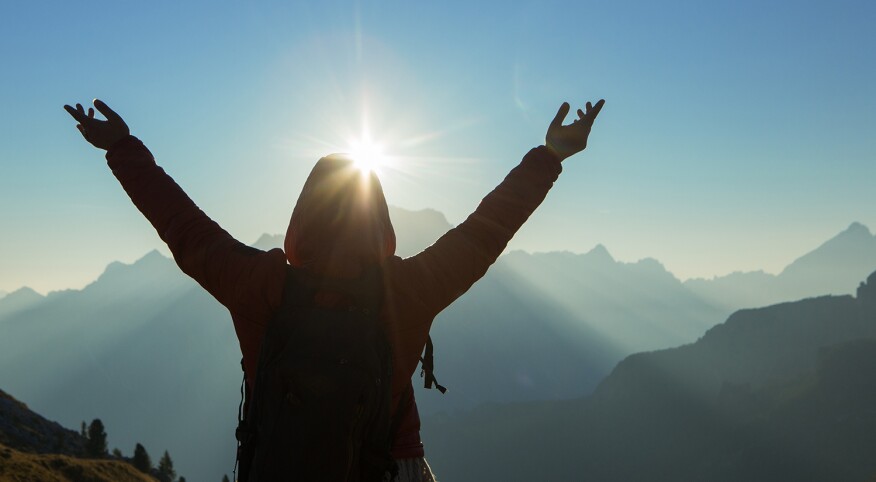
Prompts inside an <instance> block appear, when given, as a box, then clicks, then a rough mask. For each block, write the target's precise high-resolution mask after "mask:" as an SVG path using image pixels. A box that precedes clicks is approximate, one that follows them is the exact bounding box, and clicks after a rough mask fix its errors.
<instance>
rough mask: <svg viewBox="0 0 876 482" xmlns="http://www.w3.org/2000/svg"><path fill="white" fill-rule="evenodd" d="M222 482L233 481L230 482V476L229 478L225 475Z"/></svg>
mask: <svg viewBox="0 0 876 482" xmlns="http://www.w3.org/2000/svg"><path fill="white" fill-rule="evenodd" d="M222 482H231V481H230V480H228V476H227V475H223V476H222Z"/></svg>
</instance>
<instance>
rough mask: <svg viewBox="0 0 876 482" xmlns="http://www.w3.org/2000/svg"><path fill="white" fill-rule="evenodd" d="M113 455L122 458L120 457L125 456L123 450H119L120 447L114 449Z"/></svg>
mask: <svg viewBox="0 0 876 482" xmlns="http://www.w3.org/2000/svg"><path fill="white" fill-rule="evenodd" d="M113 457H115V458H117V459H120V458H122V457H124V455H122V451H121V450H119V449H118V447H116V448H114V449H113Z"/></svg>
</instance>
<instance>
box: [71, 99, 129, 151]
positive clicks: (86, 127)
mask: <svg viewBox="0 0 876 482" xmlns="http://www.w3.org/2000/svg"><path fill="white" fill-rule="evenodd" d="M94 107H97V110H98V111H100V113H101V114H103V116H104V117H106V120H105V121H104V120H100V119H95V118H94V109H92V108H91V107H89V108H88V114H87V115H86V114H85V109H83V108H82V104H76V108H75V109H74V108H73V107H70V106H69V105H65V106H64V110H66V111H67V112H68V113H69V114H70V115H71V116H73V118H74V119H76V121H77V122H79V124H76V128H77V129H79V132H81V133H82V137H84V138H85V140H86V141H88V142H89V143H91V145H93V146H94V147H97V148H98V149H103V150H108V149H109V148H110V147H112V146H113V145H114V144H115V143H116V142H119V141H120V140H122V139H124V138H125V137H128V136H129V135H130V134H131V131H130V130H129V129H128V124H125V121H124V120H122V118H121V117H120V116H119V115H118V114H116V113H115V112H114V111H113V110H112V109H110V108H109V106H107V105H106V104H104V103H103V102H102V101H100V100H98V99H94Z"/></svg>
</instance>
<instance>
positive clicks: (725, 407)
mask: <svg viewBox="0 0 876 482" xmlns="http://www.w3.org/2000/svg"><path fill="white" fill-rule="evenodd" d="M857 293H858V297H857V298H853V297H852V296H825V297H820V298H814V299H806V300H802V301H798V302H794V303H784V304H780V305H775V306H771V307H767V308H761V309H756V310H743V311H740V312H737V313H734V314H733V316H731V317H730V318H729V319H728V320H727V321H726V322H725V323H723V324H721V325H719V326H716V327H714V328H713V329H711V330H709V332H708V333H707V334H706V335H705V336H703V337H702V338H701V339H700V340H698V341H697V342H696V343H694V344H691V345H686V346H682V347H679V348H674V349H668V350H661V351H656V352H652V353H640V354H636V355H632V356H630V357H628V358H626V359H625V360H624V361H623V362H621V363H620V364H618V366H617V367H616V368H615V369H614V371H613V372H612V373H611V375H610V376H609V377H607V378H606V379H605V381H604V382H603V383H601V384H600V386H599V388H598V389H597V391H596V392H595V393H594V394H593V395H592V396H591V397H588V398H583V399H578V400H570V401H564V402H538V403H529V404H504V405H488V406H483V407H480V408H478V409H476V410H474V411H471V412H468V413H465V414H457V415H455V416H447V415H443V416H434V417H431V418H427V419H426V420H425V421H424V424H423V426H424V437H425V441H426V443H427V444H429V448H430V454H431V456H432V459H433V461H435V462H433V465H434V466H435V469H436V470H437V471H438V473H440V474H442V476H443V477H445V478H447V479H448V480H460V481H465V480H510V481H514V480H521V481H522V480H600V481H615V480H617V481H621V480H622V481H638V480H642V481H644V480H647V481H677V480H709V481H739V480H746V481H761V480H762V481H773V480H795V481H810V480H811V481H825V480H830V481H846V480H848V481H862V480H869V477H871V476H873V475H874V474H876V458H874V457H873V456H872V455H873V453H876V409H874V408H873V407H876V377H874V376H873V374H874V373H876V273H873V274H872V275H871V276H870V277H869V279H868V281H867V283H866V284H864V285H862V286H861V287H860V288H859V289H858V290H857ZM439 461H440V462H439Z"/></svg>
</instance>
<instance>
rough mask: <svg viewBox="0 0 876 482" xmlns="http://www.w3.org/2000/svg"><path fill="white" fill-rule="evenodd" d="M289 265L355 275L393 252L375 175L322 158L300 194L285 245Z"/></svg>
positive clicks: (345, 160) (345, 161) (338, 157)
mask: <svg viewBox="0 0 876 482" xmlns="http://www.w3.org/2000/svg"><path fill="white" fill-rule="evenodd" d="M284 248H285V251H286V258H287V259H288V260H289V263H291V264H292V265H293V266H299V267H305V268H308V269H310V270H312V271H314V272H317V273H321V274H326V275H330V276H339V277H346V276H356V275H357V274H358V273H359V272H360V271H361V269H362V268H364V267H366V266H368V265H370V264H374V263H378V262H380V261H381V260H383V259H384V258H387V257H389V256H392V255H393V254H394V253H395V231H394V230H393V228H392V224H391V222H390V220H389V209H388V208H387V205H386V199H385V198H384V196H383V188H382V187H381V186H380V181H379V180H378V179H377V175H376V174H374V172H364V171H362V170H360V169H358V168H356V167H355V165H354V162H353V160H352V159H351V158H350V157H349V156H347V155H343V154H332V155H330V156H326V157H323V158H322V159H320V160H319V161H318V162H317V163H316V165H315V166H314V167H313V170H312V171H311V172H310V175H309V176H308V177H307V181H305V183H304V187H303V188H302V190H301V195H300V196H299V197H298V202H297V204H296V205H295V209H294V210H293V211H292V219H291V220H290V221H289V229H288V230H287V232H286V241H285V243H284Z"/></svg>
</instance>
